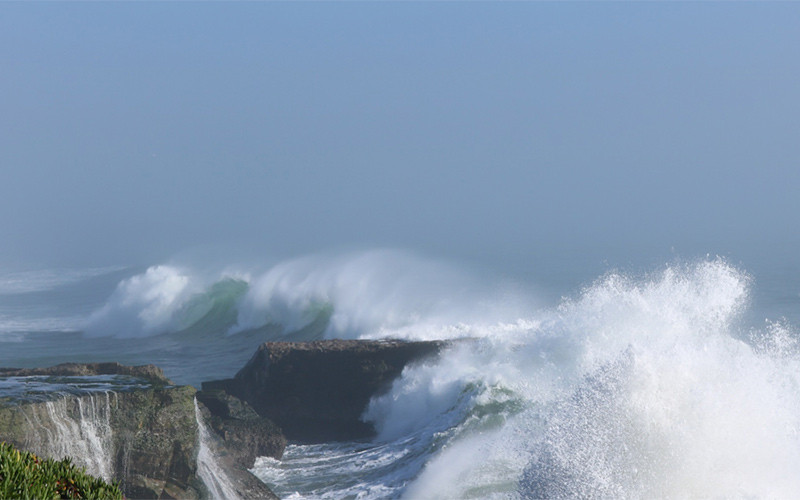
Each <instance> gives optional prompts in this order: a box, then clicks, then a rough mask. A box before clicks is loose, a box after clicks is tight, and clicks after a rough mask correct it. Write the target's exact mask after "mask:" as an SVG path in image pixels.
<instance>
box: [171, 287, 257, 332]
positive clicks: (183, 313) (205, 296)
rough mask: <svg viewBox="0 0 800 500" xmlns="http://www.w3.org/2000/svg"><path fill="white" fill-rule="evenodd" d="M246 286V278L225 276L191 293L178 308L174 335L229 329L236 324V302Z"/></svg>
mask: <svg viewBox="0 0 800 500" xmlns="http://www.w3.org/2000/svg"><path fill="white" fill-rule="evenodd" d="M247 289H248V284H247V282H246V281H243V280H239V279H234V278H225V279H223V280H221V281H218V282H216V283H214V284H213V285H212V286H211V287H210V288H209V289H208V290H206V291H204V292H202V293H198V294H195V295H193V296H192V297H191V298H190V299H189V300H188V302H187V303H186V304H185V305H184V306H183V307H182V308H181V310H180V311H178V312H177V316H178V318H180V323H179V328H178V331H177V335H183V334H187V335H191V336H192V337H203V336H205V335H212V334H217V335H218V334H219V333H220V332H226V331H228V330H229V329H230V328H231V327H232V326H233V325H235V324H236V317H237V309H236V305H237V302H238V301H239V299H241V298H242V296H244V294H245V293H247Z"/></svg>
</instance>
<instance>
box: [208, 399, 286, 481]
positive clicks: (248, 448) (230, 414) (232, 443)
mask: <svg viewBox="0 0 800 500" xmlns="http://www.w3.org/2000/svg"><path fill="white" fill-rule="evenodd" d="M197 401H199V402H200V403H201V404H202V405H203V406H204V407H205V408H206V409H207V410H208V416H207V417H206V420H205V421H206V423H207V424H208V425H209V426H210V427H211V429H212V430H213V431H214V432H215V433H216V434H217V435H218V436H219V437H220V439H222V441H223V442H224V443H225V448H226V449H227V450H229V452H228V453H229V455H230V456H231V458H232V459H233V461H234V463H236V464H237V465H238V466H240V467H243V468H245V469H250V468H252V467H253V465H254V463H255V460H256V457H272V458H276V459H280V458H281V457H282V456H283V450H284V449H285V448H286V438H285V437H284V435H283V432H281V429H280V428H279V427H278V426H277V425H275V424H274V423H273V422H272V421H271V420H269V419H268V418H265V417H262V416H260V415H259V414H258V413H256V411H255V410H254V409H253V408H252V407H251V406H250V405H249V404H247V403H246V402H244V401H242V400H241V399H239V398H236V397H234V396H231V395H230V394H228V393H226V392H225V391H219V390H217V391H199V392H198V393H197Z"/></svg>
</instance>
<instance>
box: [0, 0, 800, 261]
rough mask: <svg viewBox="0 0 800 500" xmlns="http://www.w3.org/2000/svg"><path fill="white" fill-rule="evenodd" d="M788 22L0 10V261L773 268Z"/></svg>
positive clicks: (796, 64) (267, 6)
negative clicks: (274, 259)
mask: <svg viewBox="0 0 800 500" xmlns="http://www.w3.org/2000/svg"><path fill="white" fill-rule="evenodd" d="M798 26H800V4H794V3H770V4H762V3H722V4H720V3H679V4H667V3H657V4H652V3H633V4H631V3H600V4H594V3H582V2H581V3H569V4H556V3H539V2H536V3H494V2H482V3H449V2H447V3H421V2H411V3H388V4H387V3H360V2H357V3H207V2H204V3H184V2H173V3H150V2H146V3H95V2H81V3H67V4H61V3H58V4H56V3H34V4H29V3H5V2H4V3H2V4H0V210H1V212H0V237H1V238H2V244H1V245H2V246H0V262H3V261H20V260H29V261H36V262H60V263H81V264H92V263H96V264H101V263H102V264H107V263H122V264H126V263H131V262H144V263H154V262H158V261H160V260H163V259H165V258H168V257H169V256H171V255H174V254H175V253H178V252H181V251H184V250H186V249H190V248H193V247H197V246H203V245H216V244H220V243H222V244H229V245H231V246H242V247H247V248H249V249H250V250H252V251H254V252H265V253H270V254H273V255H291V254H295V253H305V252H310V251H317V250H324V249H328V248H331V247H340V246H348V247H371V246H392V247H401V248H411V249H416V250H419V251H422V252H425V253H430V254H433V255H437V256H445V257H447V256H454V257H457V258H468V259H476V260H481V259H485V260H487V261H509V262H510V261H520V262H521V261H523V260H524V259H526V258H527V256H529V255H532V254H535V253H538V252H542V251H544V250H543V249H547V250H548V251H554V252H562V251H571V252H577V253H579V254H580V253H586V254H587V255H592V256H593V257H597V256H599V257H600V258H602V257H603V253H604V252H611V253H613V252H614V251H618V250H619V249H624V248H630V249H632V250H631V251H632V252H644V253H647V252H655V253H659V252H661V253H665V252H666V253H668V252H669V251H671V250H670V249H672V248H676V249H677V251H678V252H682V253H684V254H692V253H696V252H700V253H705V252H711V253H721V254H733V255H734V256H736V254H737V253H738V252H745V251H758V252H761V251H764V252H768V251H773V250H774V249H782V251H784V252H790V253H792V252H794V249H795V248H797V243H798V240H799V238H798V231H797V229H798V224H797V221H798V213H800V202H799V201H798V192H800V189H798V188H800V168H798V167H799V166H798V160H799V159H800V134H799V132H800V57H799V56H798V48H800V29H798ZM614 249H616V250H614ZM611 253H610V254H611ZM610 254H609V255H610Z"/></svg>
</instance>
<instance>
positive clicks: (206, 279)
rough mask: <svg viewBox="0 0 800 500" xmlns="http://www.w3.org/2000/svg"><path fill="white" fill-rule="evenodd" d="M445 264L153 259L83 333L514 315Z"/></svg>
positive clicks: (454, 321)
mask: <svg viewBox="0 0 800 500" xmlns="http://www.w3.org/2000/svg"><path fill="white" fill-rule="evenodd" d="M484 287H485V285H481V286H479V284H478V282H477V281H476V280H475V279H474V278H473V277H471V276H469V275H468V274H467V273H465V272H463V271H460V270H457V269H455V268H454V267H452V266H449V265H446V264H443V263H440V262H435V261H432V260H427V259H423V258H420V257H417V256H415V255H413V254H411V253H409V252H402V251H397V250H374V251H367V252H359V253H349V254H338V255H318V256H310V257H303V258H298V259H293V260H289V261H285V262H281V263H279V264H277V265H275V266H273V267H271V268H269V269H268V270H266V271H264V272H258V271H253V270H247V271H244V270H241V269H240V270H238V271H235V272H234V271H231V270H226V271H223V272H219V273H214V272H210V271H209V270H207V269H204V270H201V271H197V270H194V269H191V268H188V267H183V266H177V265H160V266H154V267H151V268H149V269H147V270H146V271H145V272H144V273H142V274H139V275H136V276H133V277H130V278H127V279H125V280H123V281H122V282H120V283H119V285H118V286H117V288H116V290H115V291H114V293H113V294H112V296H111V297H110V298H109V299H108V301H107V302H106V304H105V305H104V306H103V307H102V308H100V309H99V310H97V311H95V312H94V313H93V314H92V315H91V317H90V318H89V320H88V321H87V326H86V331H87V332H88V333H89V334H91V335H113V336H120V337H137V336H149V335H158V334H163V333H174V332H180V331H186V330H192V331H196V332H199V331H201V330H204V329H205V330H208V329H211V328H213V329H216V330H217V331H222V332H227V333H229V334H235V333H239V332H243V331H252V330H257V329H262V328H264V327H271V328H272V329H273V330H275V331H276V332H277V333H276V334H275V336H276V338H299V337H298V336H297V332H298V331H302V330H303V329H308V327H310V326H314V328H313V330H314V336H316V337H325V338H382V337H394V338H416V339H422V338H442V337H447V338H451V337H462V336H471V335H481V334H482V333H481V332H482V329H481V328H482V326H483V325H484V323H485V321H487V320H491V321H495V320H498V319H499V318H503V317H507V316H509V312H510V311H514V312H513V314H512V315H511V317H513V315H515V314H518V310H519V309H520V304H522V303H525V304H529V303H530V300H529V299H528V298H525V297H524V296H523V294H515V295H514V297H515V299H514V300H510V299H509V295H508V294H506V295H502V294H500V295H501V299H496V298H494V297H495V296H497V295H498V294H496V292H497V289H496V288H493V287H490V289H489V290H487V289H485V288H484Z"/></svg>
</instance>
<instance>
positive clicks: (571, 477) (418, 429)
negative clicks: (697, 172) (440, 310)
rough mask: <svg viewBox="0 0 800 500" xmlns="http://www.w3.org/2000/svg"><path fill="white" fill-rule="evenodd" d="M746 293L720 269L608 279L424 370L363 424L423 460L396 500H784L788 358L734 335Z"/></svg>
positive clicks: (797, 377)
mask: <svg viewBox="0 0 800 500" xmlns="http://www.w3.org/2000/svg"><path fill="white" fill-rule="evenodd" d="M750 281H751V280H750V278H749V277H748V276H747V274H745V273H744V272H742V271H739V270H738V269H736V268H734V267H733V266H731V265H729V264H728V263H726V262H725V261H723V260H720V259H716V260H710V261H702V262H698V263H695V264H691V265H674V266H670V267H668V268H666V269H665V270H663V271H662V272H660V273H656V274H651V275H648V276H644V277H639V278H635V277H630V276H626V275H623V274H619V273H611V274H608V275H606V276H604V277H602V278H601V279H599V280H598V281H597V282H595V283H594V284H592V285H591V286H588V287H587V288H585V289H584V290H583V291H582V292H581V293H580V295H579V296H577V297H576V298H573V299H565V300H564V301H563V302H562V304H561V305H560V306H559V307H558V308H556V309H554V310H550V311H544V312H541V313H538V314H536V315H534V316H532V317H531V318H529V319H526V320H520V321H519V322H516V323H515V324H513V325H498V327H497V329H496V331H495V333H494V334H493V335H491V336H487V337H484V338H482V339H477V340H474V341H471V342H461V343H459V344H457V345H456V346H455V347H453V348H452V349H451V350H450V351H449V352H447V353H446V354H445V355H444V356H443V357H442V359H441V360H440V361H439V362H438V363H436V364H425V365H419V366H415V367H410V368H407V369H406V370H405V371H404V373H403V375H402V377H401V378H400V379H398V380H397V381H396V382H395V383H394V386H393V388H392V390H391V391H390V392H389V393H387V394H386V395H384V396H381V397H378V398H376V399H374V400H373V401H372V402H371V404H370V407H369V409H368V410H367V412H366V414H365V416H364V418H365V419H366V420H369V421H372V422H373V423H375V425H376V426H377V428H378V429H379V431H380V436H379V440H381V441H383V442H385V443H399V442H401V441H404V440H408V439H409V437H410V436H414V439H415V442H416V443H417V444H416V446H419V447H422V448H424V449H426V450H428V453H430V454H431V457H432V458H431V459H430V460H428V461H426V462H425V463H424V464H418V465H417V466H418V468H419V470H418V474H416V475H415V477H416V479H415V480H413V481H412V482H411V483H410V484H404V485H403V489H402V490H400V491H404V492H405V496H407V497H408V498H418V497H420V496H423V497H425V498H487V497H493V496H494V497H505V496H512V497H523V498H594V497H599V498H652V497H660V498H664V497H668V498H695V497H706V498H707V497H716V498H734V497H735V498H742V497H754V498H791V497H795V496H797V495H798V494H800V478H798V476H797V474H796V470H797V469H798V467H800V434H798V432H797V429H800V353H799V352H798V349H797V343H796V340H794V339H796V338H797V336H796V332H794V331H790V330H789V328H790V327H789V326H788V325H786V324H785V323H770V324H768V325H767V327H765V328H763V329H757V330H752V329H750V328H747V327H746V326H744V325H743V324H742V322H741V317H742V311H743V310H744V309H745V307H746V306H747V304H748V295H749V287H750Z"/></svg>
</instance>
